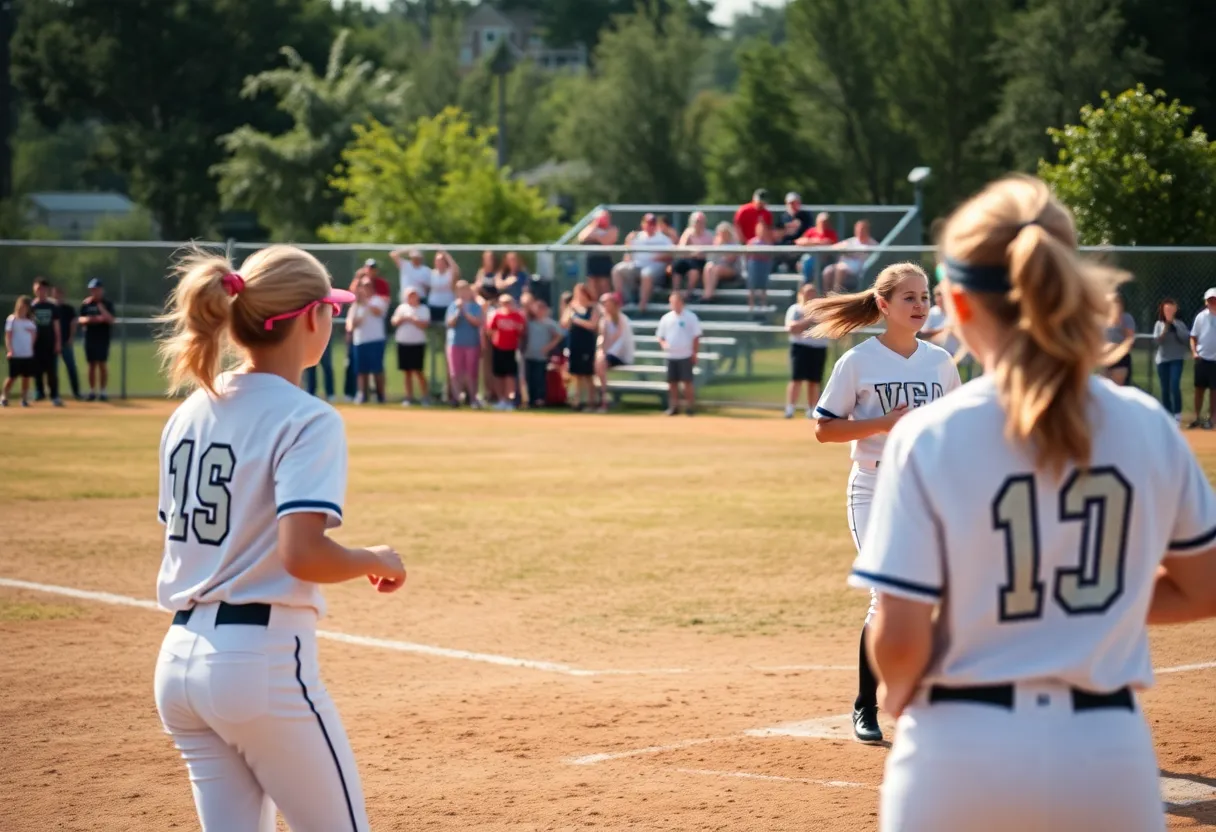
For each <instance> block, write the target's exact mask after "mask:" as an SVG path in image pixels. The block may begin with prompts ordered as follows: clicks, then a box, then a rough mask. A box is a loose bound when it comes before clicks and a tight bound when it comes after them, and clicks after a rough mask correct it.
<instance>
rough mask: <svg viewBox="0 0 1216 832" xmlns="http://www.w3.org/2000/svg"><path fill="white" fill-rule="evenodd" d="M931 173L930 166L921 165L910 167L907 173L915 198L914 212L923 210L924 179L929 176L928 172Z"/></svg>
mask: <svg viewBox="0 0 1216 832" xmlns="http://www.w3.org/2000/svg"><path fill="white" fill-rule="evenodd" d="M931 173H933V170H932V169H931V168H928V167H926V166H925V165H921V166H920V167H918V168H912V170H911V172H910V173H909V174H908V181H909V182H911V183H912V190H913V193H914V196H915V198H916V212H917V213H918V214H919V213H923V212H924V210H925V193H924V187H925V180H926V179H928V178H929V174H931Z"/></svg>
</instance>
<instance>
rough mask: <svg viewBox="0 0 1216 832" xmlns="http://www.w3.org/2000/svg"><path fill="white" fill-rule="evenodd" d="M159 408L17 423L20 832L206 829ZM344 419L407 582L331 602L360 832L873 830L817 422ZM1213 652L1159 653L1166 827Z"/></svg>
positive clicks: (869, 769) (363, 482)
mask: <svg viewBox="0 0 1216 832" xmlns="http://www.w3.org/2000/svg"><path fill="white" fill-rule="evenodd" d="M168 411H169V406H168V405H162V404H138V405H132V406H126V407H112V408H109V409H101V408H97V409H93V408H86V407H83V406H80V407H70V408H67V409H65V410H64V411H59V412H51V411H49V410H46V409H43V410H32V411H29V412H23V411H17V412H12V411H10V412H7V413H5V414H4V415H3V417H2V418H0V470H3V471H5V472H6V473H5V475H4V477H3V478H0V530H2V531H0V579H3V580H7V581H9V584H8V585H3V584H0V690H3V691H4V694H5V695H4V696H3V697H0V736H3V738H4V744H3V747H4V749H5V753H4V754H2V755H0V807H2V808H0V829H3V830H5V832H9V830H13V831H14V832H17V831H24V830H127V829H130V830H160V829H191V828H197V820H196V819H195V815H194V809H193V804H192V802H191V798H190V790H189V784H188V782H187V779H186V774H185V770H184V766H183V765H182V763H181V761H180V759H178V757H177V755H176V752H175V751H174V749H173V747H172V743H171V741H170V740H169V738H168V737H167V736H165V735H164V734H163V733H162V731H161V728H160V723H159V720H158V718H157V715H156V709H155V706H154V703H153V700H152V669H153V665H154V663H155V660H156V655H157V648H158V645H159V643H160V640H161V638H162V637H163V635H164V630H165V627H166V626H167V619H166V616H165V615H164V614H163V613H158V612H155V611H152V610H148V609H145V608H141V607H139V606H130V605H124V604H123V603H121V602H122V599H124V598H125V599H132V600H133V601H135V602H144V603H146V602H147V600H148V599H150V598H151V597H152V594H153V586H154V581H155V576H156V569H157V566H158V563H159V553H160V545H161V544H160V539H161V528H160V526H159V525H158V524H157V523H156V521H155V515H154V512H155V491H156V446H157V439H158V437H159V431H160V427H161V425H162V424H163V420H164V418H165V416H166V415H167V413H168ZM343 412H344V415H345V417H346V419H347V423H348V432H349V435H350V439H351V455H352V461H351V486H350V495H349V497H348V501H347V506H346V516H347V525H346V527H345V528H344V529H343V530H341V531H340V533H339V534H338V535H337V536H338V538H339V539H340V540H343V541H344V542H348V543H352V544H370V543H377V542H389V543H393V544H394V545H396V546H397V548H398V549H399V550H400V551H402V552H403V554H404V556H405V558H406V561H407V564H408V565H409V568H410V581H409V585H408V587H407V589H406V591H405V592H404V593H399V594H397V595H395V596H388V597H379V596H376V595H375V594H374V593H372V592H370V591H368V590H367V589H366V588H365V587H363V586H360V585H358V584H351V585H347V586H342V587H335V588H332V589H330V590H327V593H326V594H327V597H328V599H329V601H330V612H329V616H328V617H327V618H326V619H325V620H324V622H323V627H324V628H325V629H326V630H327V631H330V632H333V633H338V634H345V635H348V636H360V637H365V640H364V641H362V642H358V643H352V642H351V641H349V640H347V641H341V640H335V639H334V638H330V639H326V640H323V641H322V642H321V648H320V649H321V654H322V667H323V673H324V676H325V679H326V683H327V685H328V686H329V689H330V691H331V693H332V694H333V697H334V699H335V701H336V702H337V705H338V707H339V709H340V711H341V713H342V715H343V719H344V721H345V724H346V727H347V730H348V732H349V734H350V736H351V740H352V743H353V745H354V747H355V752H356V756H357V757H358V760H359V767H360V773H361V775H362V778H363V782H364V789H365V792H366V793H367V797H368V810H369V813H370V816H371V819H372V825H373V828H375V829H377V830H390V829H402V830H405V829H410V830H414V829H453V830H456V829H459V830H470V829H477V830H497V829H511V830H567V829H638V830H711V829H730V830H753V829H754V830H795V829H797V830H841V831H842V832H849V831H850V830H863V829H864V830H868V829H873V828H875V821H876V810H877V786H878V784H879V782H880V780H881V777H882V765H883V760H884V756H885V751H884V750H883V749H881V748H870V747H865V746H861V745H858V744H856V743H853V742H851V741H847V740H840V739H836V738H834V737H837V736H838V735H839V734H841V733H842V732H843V721H842V720H841V719H839V717H841V716H842V715H843V714H844V713H845V712H846V710H847V709H848V703H849V702H850V701H851V699H852V689H853V686H854V673H853V670H852V665H853V663H854V662H855V659H856V635H857V627H858V625H859V623H860V618H861V617H862V616H863V615H864V610H865V598H864V597H863V596H862V595H861V594H860V593H857V592H855V591H852V590H849V589H847V588H846V587H844V584H843V581H844V574H845V571H846V569H847V566H848V564H849V562H850V560H851V558H852V554H853V552H852V544H851V542H850V541H849V535H848V531H847V528H846V526H845V522H844V512H843V491H844V482H845V475H846V465H847V454H846V452H845V449H842V448H823V447H819V446H816V445H815V444H814V442H813V440H812V438H811V436H810V431H809V428H808V426H807V423H806V422H805V421H804V420H801V419H799V420H794V421H792V422H785V421H782V420H780V419H771V418H762V419H747V418H736V419H727V418H697V419H693V420H688V419H683V418H681V419H658V418H645V417H592V416H583V417H578V416H570V415H547V414H515V415H509V414H471V413H457V414H453V413H449V412H426V413H421V412H410V413H402V412H398V411H390V410H388V409H347V410H344V411H343ZM1193 438H1194V445H1195V447H1196V450H1197V452H1198V453H1199V454H1200V457H1201V459H1203V461H1204V463H1205V466H1206V467H1207V469H1208V471H1209V474H1212V473H1216V437H1213V436H1212V435H1211V434H1206V433H1204V434H1194V435H1193ZM12 581H18V582H31V583H36V584H41V585H46V587H44V589H37V590H36V589H31V588H18V587H15V586H14V585H12V583H11V582H12ZM55 587H61V588H68V589H76V590H84V591H86V592H94V593H112V594H113V595H115V596H119V597H109V598H95V597H90V598H75V597H69V596H66V595H63V594H60V593H57V592H55V591H49V590H51V589H53V588H55ZM368 639H371V640H376V641H368ZM1213 644H1216V624H1211V623H1205V624H1202V625H1193V626H1187V627H1179V628H1169V629H1161V630H1158V631H1156V632H1155V633H1154V635H1153V647H1154V665H1155V666H1156V667H1158V668H1159V669H1167V670H1168V671H1169V672H1166V673H1162V674H1160V675H1159V677H1158V685H1157V687H1156V688H1155V689H1154V690H1153V691H1151V692H1150V693H1148V694H1147V695H1146V696H1145V697H1144V700H1143V701H1144V703H1145V709H1146V711H1147V713H1148V714H1149V716H1150V718H1151V721H1152V724H1153V730H1154V735H1155V738H1156V744H1157V750H1158V755H1159V761H1160V765H1161V769H1162V775H1163V790H1164V794H1165V796H1166V799H1167V800H1169V801H1171V808H1170V810H1169V823H1170V827H1171V828H1178V829H1191V828H1206V827H1210V826H1216V719H1214V714H1216V648H1214V647H1213ZM432 648H441V649H439V650H435V649H432ZM1196 665H1197V667H1195V666H1196ZM887 727H888V728H889V727H890V725H889V723H887Z"/></svg>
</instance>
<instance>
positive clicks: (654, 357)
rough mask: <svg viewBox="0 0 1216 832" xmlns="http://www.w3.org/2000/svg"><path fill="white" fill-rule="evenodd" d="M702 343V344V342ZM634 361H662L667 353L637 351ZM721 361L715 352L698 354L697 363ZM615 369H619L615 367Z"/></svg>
mask: <svg viewBox="0 0 1216 832" xmlns="http://www.w3.org/2000/svg"><path fill="white" fill-rule="evenodd" d="M702 343H704V342H702ZM633 357H634V359H646V360H647V361H664V360H666V358H667V353H665V352H663V351H662V350H637V351H635V352H634V354H633ZM721 360H722V354H721V353H717V352H698V353H697V362H698V363H708V364H716V363H718V362H719V361H721ZM616 369H618V370H619V369H620V367H617V368H616Z"/></svg>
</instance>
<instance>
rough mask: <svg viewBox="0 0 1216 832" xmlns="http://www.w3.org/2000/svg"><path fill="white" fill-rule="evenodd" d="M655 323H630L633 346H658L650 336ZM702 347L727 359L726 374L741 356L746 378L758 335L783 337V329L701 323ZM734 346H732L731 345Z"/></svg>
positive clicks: (769, 325) (770, 326) (771, 326)
mask: <svg viewBox="0 0 1216 832" xmlns="http://www.w3.org/2000/svg"><path fill="white" fill-rule="evenodd" d="M658 326H659V322H658V321H636V320H635V321H633V331H634V343H642V342H643V341H645V342H646V343H657V339H655V338H654V335H653V334H641V333H653V332H654V331H655V330H656V329H657V328H658ZM701 331H702V332H704V333H705V334H704V335H702V336H701V346H703V347H705V346H716V347H720V348H722V349H721V351H722V352H723V353H725V354H726V355H727V357H729V359H730V363H729V365H728V366H727V368H726V371H727V372H734V371H735V368H736V367H737V366H738V361H739V356H740V354H742V357H743V362H744V367H745V369H746V372H747V375H749V376H750V375H751V374H752V353H753V352H755V349H756V345H755V339H756V337H758V336H760V335H785V334H786V330H785V327H784V326H781V325H778V324H753V323H729V322H726V321H701ZM732 342H733V343H732Z"/></svg>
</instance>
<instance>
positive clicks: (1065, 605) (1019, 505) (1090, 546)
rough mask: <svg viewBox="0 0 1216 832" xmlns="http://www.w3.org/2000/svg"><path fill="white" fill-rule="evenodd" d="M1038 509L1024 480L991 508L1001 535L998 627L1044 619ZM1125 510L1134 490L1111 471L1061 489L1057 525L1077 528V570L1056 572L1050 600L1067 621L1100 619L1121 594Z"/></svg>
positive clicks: (1080, 475) (1012, 482) (1015, 481)
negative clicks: (1002, 575) (1003, 577)
mask: <svg viewBox="0 0 1216 832" xmlns="http://www.w3.org/2000/svg"><path fill="white" fill-rule="evenodd" d="M1037 506H1038V495H1037V490H1036V488H1035V481H1034V477H1033V476H1032V475H1030V474H1022V475H1019V476H1015V477H1010V478H1009V479H1007V480H1005V484H1004V485H1003V486H1002V487H1001V490H1000V492H998V493H997V495H996V499H995V500H993V501H992V524H993V527H994V528H995V529H996V530H997V531H1001V532H1004V534H1005V562H1006V568H1007V575H1006V583H1005V585H1004V586H1002V587H1001V589H1000V592H999V596H1000V601H999V603H1000V607H999V610H1000V613H999V620H1000V621H1002V622H1005V621H1027V620H1033V619H1037V618H1040V617H1042V615H1043V593H1044V588H1045V587H1044V583H1043V576H1042V565H1041V557H1040V554H1039V547H1040V545H1041V543H1040V535H1039V515H1038V508H1037ZM1131 506H1132V487H1131V485H1129V484H1128V482H1127V480H1125V479H1124V478H1123V475H1122V474H1120V473H1119V471H1118V470H1117V469H1115V468H1094V469H1092V470H1089V471H1086V472H1080V471H1078V472H1075V473H1073V474H1072V476H1070V477H1069V478H1068V480H1067V481H1066V482H1065V483H1064V486H1063V488H1061V489H1060V497H1059V513H1060V514H1059V517H1060V521H1061V522H1075V523H1080V524H1081V551H1080V553H1079V555H1078V558H1077V565H1076V566H1075V567H1060V568H1059V569H1057V570H1056V572H1055V575H1054V576H1053V580H1052V597H1053V598H1054V599H1055V601H1056V603H1057V604H1059V605H1060V607H1061V608H1062V609H1063V610H1064V611H1065V612H1066V613H1068V614H1069V615H1093V614H1098V613H1103V612H1106V610H1108V609H1110V605H1111V604H1113V603H1114V602H1115V600H1116V599H1117V598H1118V597H1119V596H1120V595H1122V594H1123V571H1124V561H1125V559H1126V556H1127V525H1128V521H1129V519H1130V517H1131Z"/></svg>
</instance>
